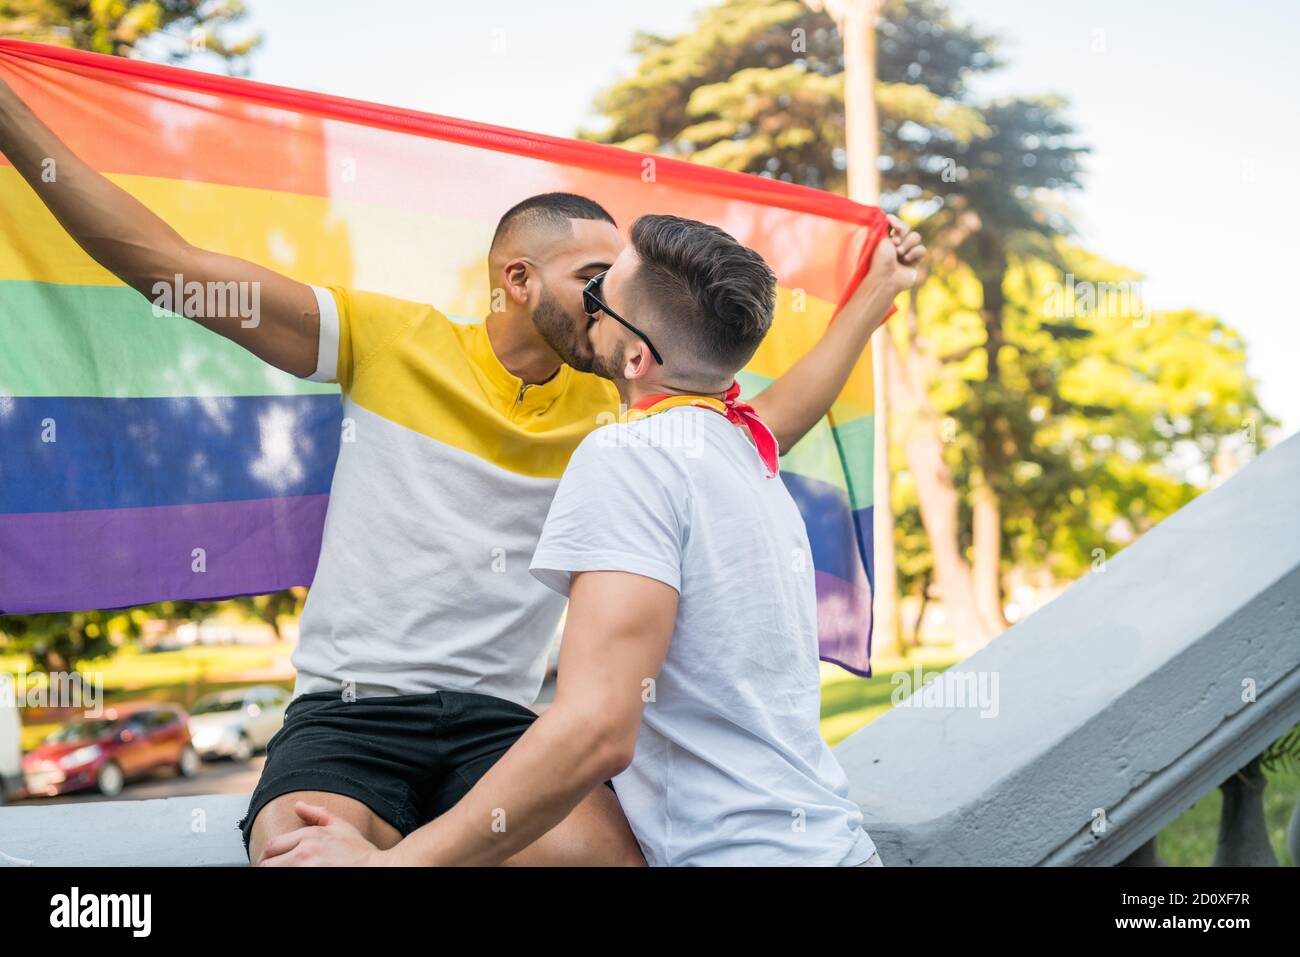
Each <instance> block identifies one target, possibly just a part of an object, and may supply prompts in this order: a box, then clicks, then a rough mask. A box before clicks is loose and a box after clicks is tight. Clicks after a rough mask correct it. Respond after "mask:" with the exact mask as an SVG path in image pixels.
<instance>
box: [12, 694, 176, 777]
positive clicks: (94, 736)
mask: <svg viewBox="0 0 1300 957" xmlns="http://www.w3.org/2000/svg"><path fill="white" fill-rule="evenodd" d="M200 766H201V762H200V760H199V755H198V752H196V751H195V750H194V748H193V746H192V745H191V744H190V729H189V716H188V715H187V714H186V713H185V711H184V709H182V708H181V707H179V706H178V705H174V704H165V703H159V702H152V701H150V702H143V703H140V704H124V705H117V706H115V707H112V708H106V709H105V710H104V714H103V715H102V716H101V717H98V718H78V719H77V720H75V721H70V722H68V723H67V724H65V725H64V726H63V727H62V728H60V729H59V730H58V731H56V732H54V733H53V734H52V735H50V736H49V737H48V738H46V739H45V742H44V743H43V744H42V745H41V746H40V747H38V748H36V749H35V750H34V751H30V752H28V753H27V754H26V755H24V756H23V778H24V783H25V784H26V790H27V793H28V794H29V795H32V796H39V795H44V796H49V797H52V796H54V795H56V794H67V793H68V792H70V791H83V790H86V789H87V788H97V789H98V790H99V791H100V793H101V794H104V795H106V796H107V797H116V796H117V795H118V794H120V793H122V787H123V786H124V785H125V784H126V782H127V781H129V780H131V779H132V778H137V777H140V776H142V775H145V774H148V773H149V772H150V771H153V770H155V769H157V768H161V767H171V768H175V769H176V770H177V771H178V772H179V773H181V774H183V775H184V776H185V777H193V776H194V775H196V774H198V773H199V768H200Z"/></svg>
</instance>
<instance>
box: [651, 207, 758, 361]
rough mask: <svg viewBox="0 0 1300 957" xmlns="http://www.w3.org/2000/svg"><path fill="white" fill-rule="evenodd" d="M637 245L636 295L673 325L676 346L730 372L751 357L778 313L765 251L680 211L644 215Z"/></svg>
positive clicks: (661, 322) (672, 338) (670, 332)
mask: <svg viewBox="0 0 1300 957" xmlns="http://www.w3.org/2000/svg"><path fill="white" fill-rule="evenodd" d="M632 248H633V249H634V250H635V251H636V254H637V257H638V259H640V264H639V266H638V268H637V272H636V276H635V277H634V278H633V280H632V281H631V283H630V285H631V287H632V290H633V294H634V295H635V297H636V299H637V301H638V302H639V303H640V304H642V305H643V307H644V308H646V309H648V310H650V311H651V312H653V313H654V314H655V315H656V317H657V318H658V320H659V323H658V325H660V326H661V327H662V328H664V329H666V330H668V335H669V337H670V341H674V342H675V343H676V345H675V348H674V351H676V350H681V349H686V350H689V351H690V352H691V353H692V354H693V356H694V358H695V359H696V360H697V361H698V362H700V363H701V364H702V365H704V366H706V367H707V368H710V369H714V370H718V371H723V372H726V373H728V374H730V373H734V372H736V371H737V370H739V369H740V368H741V367H742V366H743V365H744V364H745V363H746V362H748V361H749V360H750V357H751V356H753V355H754V352H755V351H756V350H757V349H758V346H759V343H761V342H762V341H763V337H764V336H765V335H767V330H768V329H769V328H770V327H771V325H772V316H773V314H774V312H775V311H776V274H775V273H773V272H772V270H771V268H770V267H769V266H768V265H767V263H766V262H764V261H763V257H762V256H760V255H759V254H758V253H756V252H754V250H752V249H750V248H748V247H746V246H742V245H741V244H740V243H738V242H737V241H736V239H735V237H733V236H732V235H731V234H730V233H727V232H725V231H724V230H721V229H719V228H718V227H716V226H710V225H709V224H708V223H701V222H698V221H696V220H694V219H683V218H682V217H680V216H660V215H649V216H641V217H639V218H638V219H637V220H636V222H634V223H633V224H632ZM662 351H664V353H665V357H667V356H668V349H663V350H662Z"/></svg>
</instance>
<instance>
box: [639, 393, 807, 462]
mask: <svg viewBox="0 0 1300 957" xmlns="http://www.w3.org/2000/svg"><path fill="white" fill-rule="evenodd" d="M739 399H740V383H739V382H736V381H735V380H732V383H731V386H730V388H728V389H727V392H726V394H725V395H724V396H723V397H722V398H721V399H715V398H714V397H713V396H710V395H670V394H667V393H664V394H662V395H648V396H646V397H645V398H643V399H638V400H637V401H636V402H634V403H633V404H632V408H631V409H629V410H628V411H629V413H631V412H633V411H635V412H640V413H641V415H640V416H636V418H642V417H644V416H647V415H655V414H656V413H658V412H666V411H668V410H669V409H675V408H677V407H679V406H693V407H695V408H700V409H712V410H713V411H714V412H717V413H719V414H720V415H725V416H726V417H727V420H728V421H729V422H732V423H734V424H735V425H738V426H740V427H741V428H745V429H748V430H749V435H750V438H752V439H753V440H754V447H755V448H757V449H758V454H759V457H760V458H762V460H763V464H764V465H765V466H767V477H768V478H775V477H776V475H777V473H778V471H779V470H780V465H779V463H778V461H777V460H778V459H779V458H780V456H781V450H780V447H779V446H778V445H777V441H776V436H775V435H773V434H772V430H771V429H769V428H768V427H767V423H766V422H764V421H763V420H762V419H760V418H759V417H758V413H757V412H756V411H754V407H753V406H752V405H750V404H749V403H748V402H741V401H739ZM631 417H632V416H630V415H629V418H631Z"/></svg>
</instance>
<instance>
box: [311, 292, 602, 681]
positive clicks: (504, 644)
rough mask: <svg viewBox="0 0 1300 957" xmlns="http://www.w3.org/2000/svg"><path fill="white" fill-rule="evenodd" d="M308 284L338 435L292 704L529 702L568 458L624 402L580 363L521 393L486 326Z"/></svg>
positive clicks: (546, 629) (545, 646)
mask: <svg viewBox="0 0 1300 957" xmlns="http://www.w3.org/2000/svg"><path fill="white" fill-rule="evenodd" d="M313 289H314V291H315V293H316V298H317V301H318V302H319V304H320V314H321V332H320V347H319V358H318V364H317V368H316V371H315V373H313V374H312V375H311V376H310V377H309V378H311V379H314V380H316V381H321V382H337V383H339V385H340V386H341V387H342V390H343V435H342V442H341V443H340V448H339V457H338V462H337V464H336V465H335V468H334V478H333V482H332V484H331V487H330V501H329V508H328V511H327V512H326V516H325V530H324V538H323V541H322V544H321V554H320V562H319V565H318V566H317V569H316V577H315V580H314V582H313V583H312V587H311V592H310V594H309V596H308V599H307V605H306V608H305V610H304V612H303V616H302V621H301V624H300V633H299V641H298V647H297V650H296V651H295V652H294V654H293V659H292V660H293V664H294V666H295V667H296V668H297V670H298V680H297V684H296V686H295V689H294V694H295V696H297V695H298V694H304V693H308V692H315V691H340V692H341V691H342V690H343V689H344V688H345V687H351V688H352V689H353V690H354V691H355V694H356V696H357V697H359V698H360V697H370V696H375V695H397V694H417V693H426V692H432V691H472V692H477V693H480V694H490V695H496V696H497V697H500V698H505V699H507V700H510V701H514V702H517V703H519V704H522V705H529V704H531V703H532V702H533V701H534V699H535V698H536V696H537V693H538V691H539V690H540V688H541V683H542V679H543V676H544V671H545V666H546V656H547V652H548V650H549V647H550V643H551V640H552V637H553V635H554V633H555V629H556V627H557V625H558V623H559V620H560V616H561V614H562V612H563V609H564V598H563V597H561V596H560V595H557V594H556V593H555V592H553V591H551V590H550V589H548V588H546V587H545V586H543V585H542V584H540V583H539V582H538V581H536V580H535V579H534V578H533V577H532V576H531V575H530V574H529V572H528V564H529V561H530V559H531V558H532V554H533V550H534V548H535V547H536V545H537V540H538V536H539V534H540V533H541V529H542V524H543V522H544V521H545V519H546V513H547V510H548V509H549V507H550V504H551V499H552V497H553V496H554V494H555V489H556V486H557V484H558V482H559V478H560V475H561V474H562V473H563V472H564V468H565V465H566V464H567V463H568V461H569V456H570V455H571V454H572V453H573V450H574V449H575V448H577V446H578V443H579V442H581V441H582V439H583V437H584V436H585V435H587V433H588V432H590V431H591V430H592V429H594V428H596V426H597V425H599V424H601V423H602V422H603V421H609V419H608V416H609V415H613V414H615V413H616V412H617V410H618V401H619V400H618V392H617V391H616V390H615V388H614V386H613V384H612V383H610V382H608V381H606V380H604V379H601V378H599V377H598V376H594V375H591V374H588V373H582V372H578V371H576V370H574V369H572V368H570V367H569V366H561V368H560V371H559V372H558V373H557V374H556V375H555V376H554V377H552V378H551V379H550V380H548V381H547V382H544V383H541V384H538V385H527V386H526V385H525V384H524V383H523V381H522V380H521V379H519V378H518V377H517V376H514V375H512V374H511V373H510V372H509V371H508V370H507V369H506V368H505V367H504V366H503V365H502V364H501V362H500V360H499V359H498V358H497V357H496V354H495V353H494V352H493V351H492V346H491V343H490V342H489V340H488V335H487V327H486V325H485V324H483V323H482V322H478V323H473V324H460V323H455V322H452V321H451V320H450V319H448V318H447V317H446V316H445V315H443V314H442V313H441V312H439V311H438V310H436V309H434V308H433V307H432V306H429V305H425V304H423V303H417V302H409V301H406V300H402V299H395V298H393V297H390V296H384V295H379V294H376V293H368V292H358V291H356V290H352V289H346V288H342V287H330V288H328V289H326V288H322V287H313ZM602 413H604V414H605V415H604V416H602Z"/></svg>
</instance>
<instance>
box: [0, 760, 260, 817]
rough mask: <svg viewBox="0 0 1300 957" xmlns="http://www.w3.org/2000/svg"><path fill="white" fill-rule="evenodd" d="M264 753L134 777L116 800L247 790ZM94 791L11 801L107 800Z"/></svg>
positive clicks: (44, 802)
mask: <svg viewBox="0 0 1300 957" xmlns="http://www.w3.org/2000/svg"><path fill="white" fill-rule="evenodd" d="M265 761H266V757H265V755H261V754H259V755H257V756H256V757H254V758H253V760H251V761H249V762H247V763H246V764H236V763H235V762H233V761H211V762H208V761H205V762H204V763H203V769H202V770H201V771H199V773H198V774H196V775H195V776H194V777H192V778H183V777H181V776H180V775H178V774H177V773H176V772H174V771H160V772H158V773H156V774H155V775H153V776H152V777H147V778H141V779H140V780H138V781H132V782H131V783H129V784H128V785H127V786H126V787H125V788H123V789H122V793H121V794H120V795H119V796H118V797H116V798H113V800H115V801H144V800H148V799H149V798H163V797H180V796H184V795H187V794H248V793H249V792H250V791H252V790H253V787H254V786H255V785H256V784H257V778H258V775H260V774H261V773H262V765H263V763H265ZM107 800H108V798H106V797H104V796H103V795H102V794H98V793H96V792H94V791H79V792H77V793H75V794H65V795H60V796H59V797H39V798H27V799H25V800H22V801H11V802H10V804H11V805H20V806H23V807H30V806H33V805H38V804H39V805H46V804H81V803H88V802H90V801H107Z"/></svg>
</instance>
